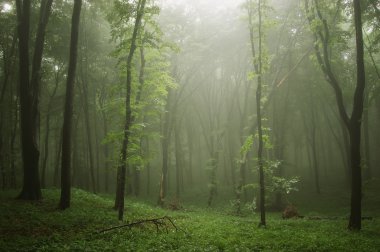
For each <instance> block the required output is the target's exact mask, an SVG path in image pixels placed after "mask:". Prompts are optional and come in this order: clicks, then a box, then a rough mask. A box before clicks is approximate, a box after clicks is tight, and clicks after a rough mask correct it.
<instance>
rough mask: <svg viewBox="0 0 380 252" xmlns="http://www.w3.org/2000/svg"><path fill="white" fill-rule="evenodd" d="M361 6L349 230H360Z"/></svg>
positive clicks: (357, 14) (356, 0)
mask: <svg viewBox="0 0 380 252" xmlns="http://www.w3.org/2000/svg"><path fill="white" fill-rule="evenodd" d="M361 15H362V14H361V5H360V1H359V0H354V18H355V19H354V20H355V31H356V67H357V73H356V74H357V77H356V78H357V80H356V81H357V82H356V90H355V95H354V106H353V110H352V115H351V120H350V127H349V131H350V144H351V165H352V189H351V213H350V222H349V224H348V228H349V229H351V230H360V229H361V220H362V216H361V199H362V174H361V171H362V170H361V164H360V162H361V156H360V141H361V124H362V121H361V119H362V115H363V106H364V90H365V68H364V46H363V30H362V29H363V28H362V19H361Z"/></svg>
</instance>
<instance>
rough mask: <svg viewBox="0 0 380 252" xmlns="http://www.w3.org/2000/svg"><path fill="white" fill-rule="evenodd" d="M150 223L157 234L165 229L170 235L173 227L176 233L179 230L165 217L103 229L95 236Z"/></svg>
mask: <svg viewBox="0 0 380 252" xmlns="http://www.w3.org/2000/svg"><path fill="white" fill-rule="evenodd" d="M149 223H150V224H153V225H154V226H155V227H156V230H157V232H159V231H160V230H162V229H165V230H166V233H168V232H169V231H168V230H169V229H168V228H169V227H173V228H174V229H175V230H176V231H178V230H179V228H178V227H177V226H176V225H175V224H174V221H173V220H172V219H171V218H170V217H168V216H164V217H160V218H153V219H145V220H138V221H135V222H130V223H126V224H123V225H120V226H115V227H110V228H106V229H102V230H99V231H96V232H95V234H100V233H105V232H108V231H112V230H115V229H120V228H132V227H134V226H139V225H142V224H149ZM182 231H183V230H182ZM183 232H185V231H183ZM185 233H186V232H185Z"/></svg>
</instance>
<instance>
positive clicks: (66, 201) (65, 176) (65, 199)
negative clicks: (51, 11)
mask: <svg viewBox="0 0 380 252" xmlns="http://www.w3.org/2000/svg"><path fill="white" fill-rule="evenodd" d="M81 8H82V0H75V1H74V8H73V16H72V19H71V20H72V21H71V41H70V60H69V69H68V74H67V82H66V100H65V112H64V119H63V129H62V136H63V138H62V167H61V198H60V202H59V208H60V209H66V208H69V207H70V199H71V131H72V118H73V100H74V82H75V71H76V65H77V53H78V34H79V21H80V12H81Z"/></svg>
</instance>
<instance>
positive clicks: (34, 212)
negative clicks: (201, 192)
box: [0, 189, 380, 251]
mask: <svg viewBox="0 0 380 252" xmlns="http://www.w3.org/2000/svg"><path fill="white" fill-rule="evenodd" d="M15 193H16V192H15V191H9V192H2V193H1V194H0V195H1V196H0V197H1V205H0V210H1V211H0V213H1V218H0V221H1V223H0V224H1V225H0V227H1V228H0V237H1V240H0V247H1V250H2V251H379V248H380V239H379V234H380V222H379V218H380V213H379V212H377V211H374V210H373V209H374V208H371V206H374V205H373V204H379V198H378V196H377V197H374V198H372V197H371V198H370V199H368V202H367V203H368V211H367V210H365V212H364V214H366V215H368V216H371V217H372V219H371V220H365V221H363V230H362V231H361V232H360V233H352V232H350V231H348V230H347V229H346V228H345V227H346V225H347V218H348V215H347V213H348V207H346V208H341V207H340V206H341V204H340V203H341V202H340V201H334V199H333V198H331V197H329V196H327V195H326V196H321V195H313V198H314V201H313V202H315V204H316V205H317V207H315V206H314V205H310V204H306V203H307V202H308V201H307V197H305V195H297V196H295V197H297V198H294V199H293V200H294V202H297V205H300V208H299V211H300V212H302V214H304V215H305V217H304V218H294V219H287V220H284V219H282V217H281V213H280V212H270V213H269V216H268V220H269V223H268V226H267V227H266V228H259V227H258V225H257V223H258V220H259V215H258V214H257V213H252V212H249V211H245V212H244V213H243V215H236V214H234V212H233V209H232V208H223V207H217V208H216V209H207V208H200V207H198V206H194V205H189V206H188V207H187V206H186V205H185V206H184V207H183V209H182V210H177V211H172V210H169V209H162V208H159V207H156V206H154V205H151V204H149V203H144V202H142V201H140V200H136V199H130V200H129V199H128V200H126V203H127V208H126V210H125V214H126V221H129V222H132V221H136V220H144V219H149V218H156V217H163V216H169V217H170V218H171V219H172V220H173V222H174V223H175V225H176V226H177V228H178V230H176V229H175V228H174V227H173V226H171V225H167V229H166V228H161V229H160V230H159V231H157V230H156V227H155V226H154V225H151V224H143V225H140V226H134V227H132V228H120V229H115V230H112V231H107V232H100V233H98V231H101V230H103V229H105V228H109V227H113V226H119V225H120V224H122V223H121V222H119V221H117V220H116V218H115V214H116V213H115V211H114V210H113V209H112V207H113V201H112V198H110V197H109V196H99V195H94V194H91V193H87V192H85V191H83V190H79V189H74V191H73V199H72V200H73V202H72V204H73V207H72V208H70V209H69V210H67V211H61V210H59V209H58V208H57V201H58V199H59V191H58V190H53V189H49V190H44V191H43V193H44V195H45V198H44V199H43V200H42V201H41V202H36V203H30V202H23V201H18V200H15V199H14V195H15ZM376 200H377V201H376ZM343 201H346V202H347V201H348V200H347V199H343ZM303 204H305V206H306V207H301V206H302V205H303ZM318 206H319V207H318ZM321 206H322V207H321ZM377 206H378V205H377ZM365 209H366V208H365ZM313 216H314V217H319V218H321V219H309V218H308V217H313ZM334 216H335V217H337V219H323V218H325V217H334ZM124 223H125V222H124Z"/></svg>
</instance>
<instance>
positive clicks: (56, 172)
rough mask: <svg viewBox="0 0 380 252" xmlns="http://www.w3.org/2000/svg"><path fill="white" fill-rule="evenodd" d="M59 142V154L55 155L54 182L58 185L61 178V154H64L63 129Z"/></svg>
mask: <svg viewBox="0 0 380 252" xmlns="http://www.w3.org/2000/svg"><path fill="white" fill-rule="evenodd" d="M59 132H60V133H59V142H58V143H57V147H56V148H57V154H56V156H55V164H54V177H53V183H54V186H56V187H58V186H59V185H58V180H59V171H60V166H61V162H60V161H61V154H62V141H63V135H62V131H59Z"/></svg>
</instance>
